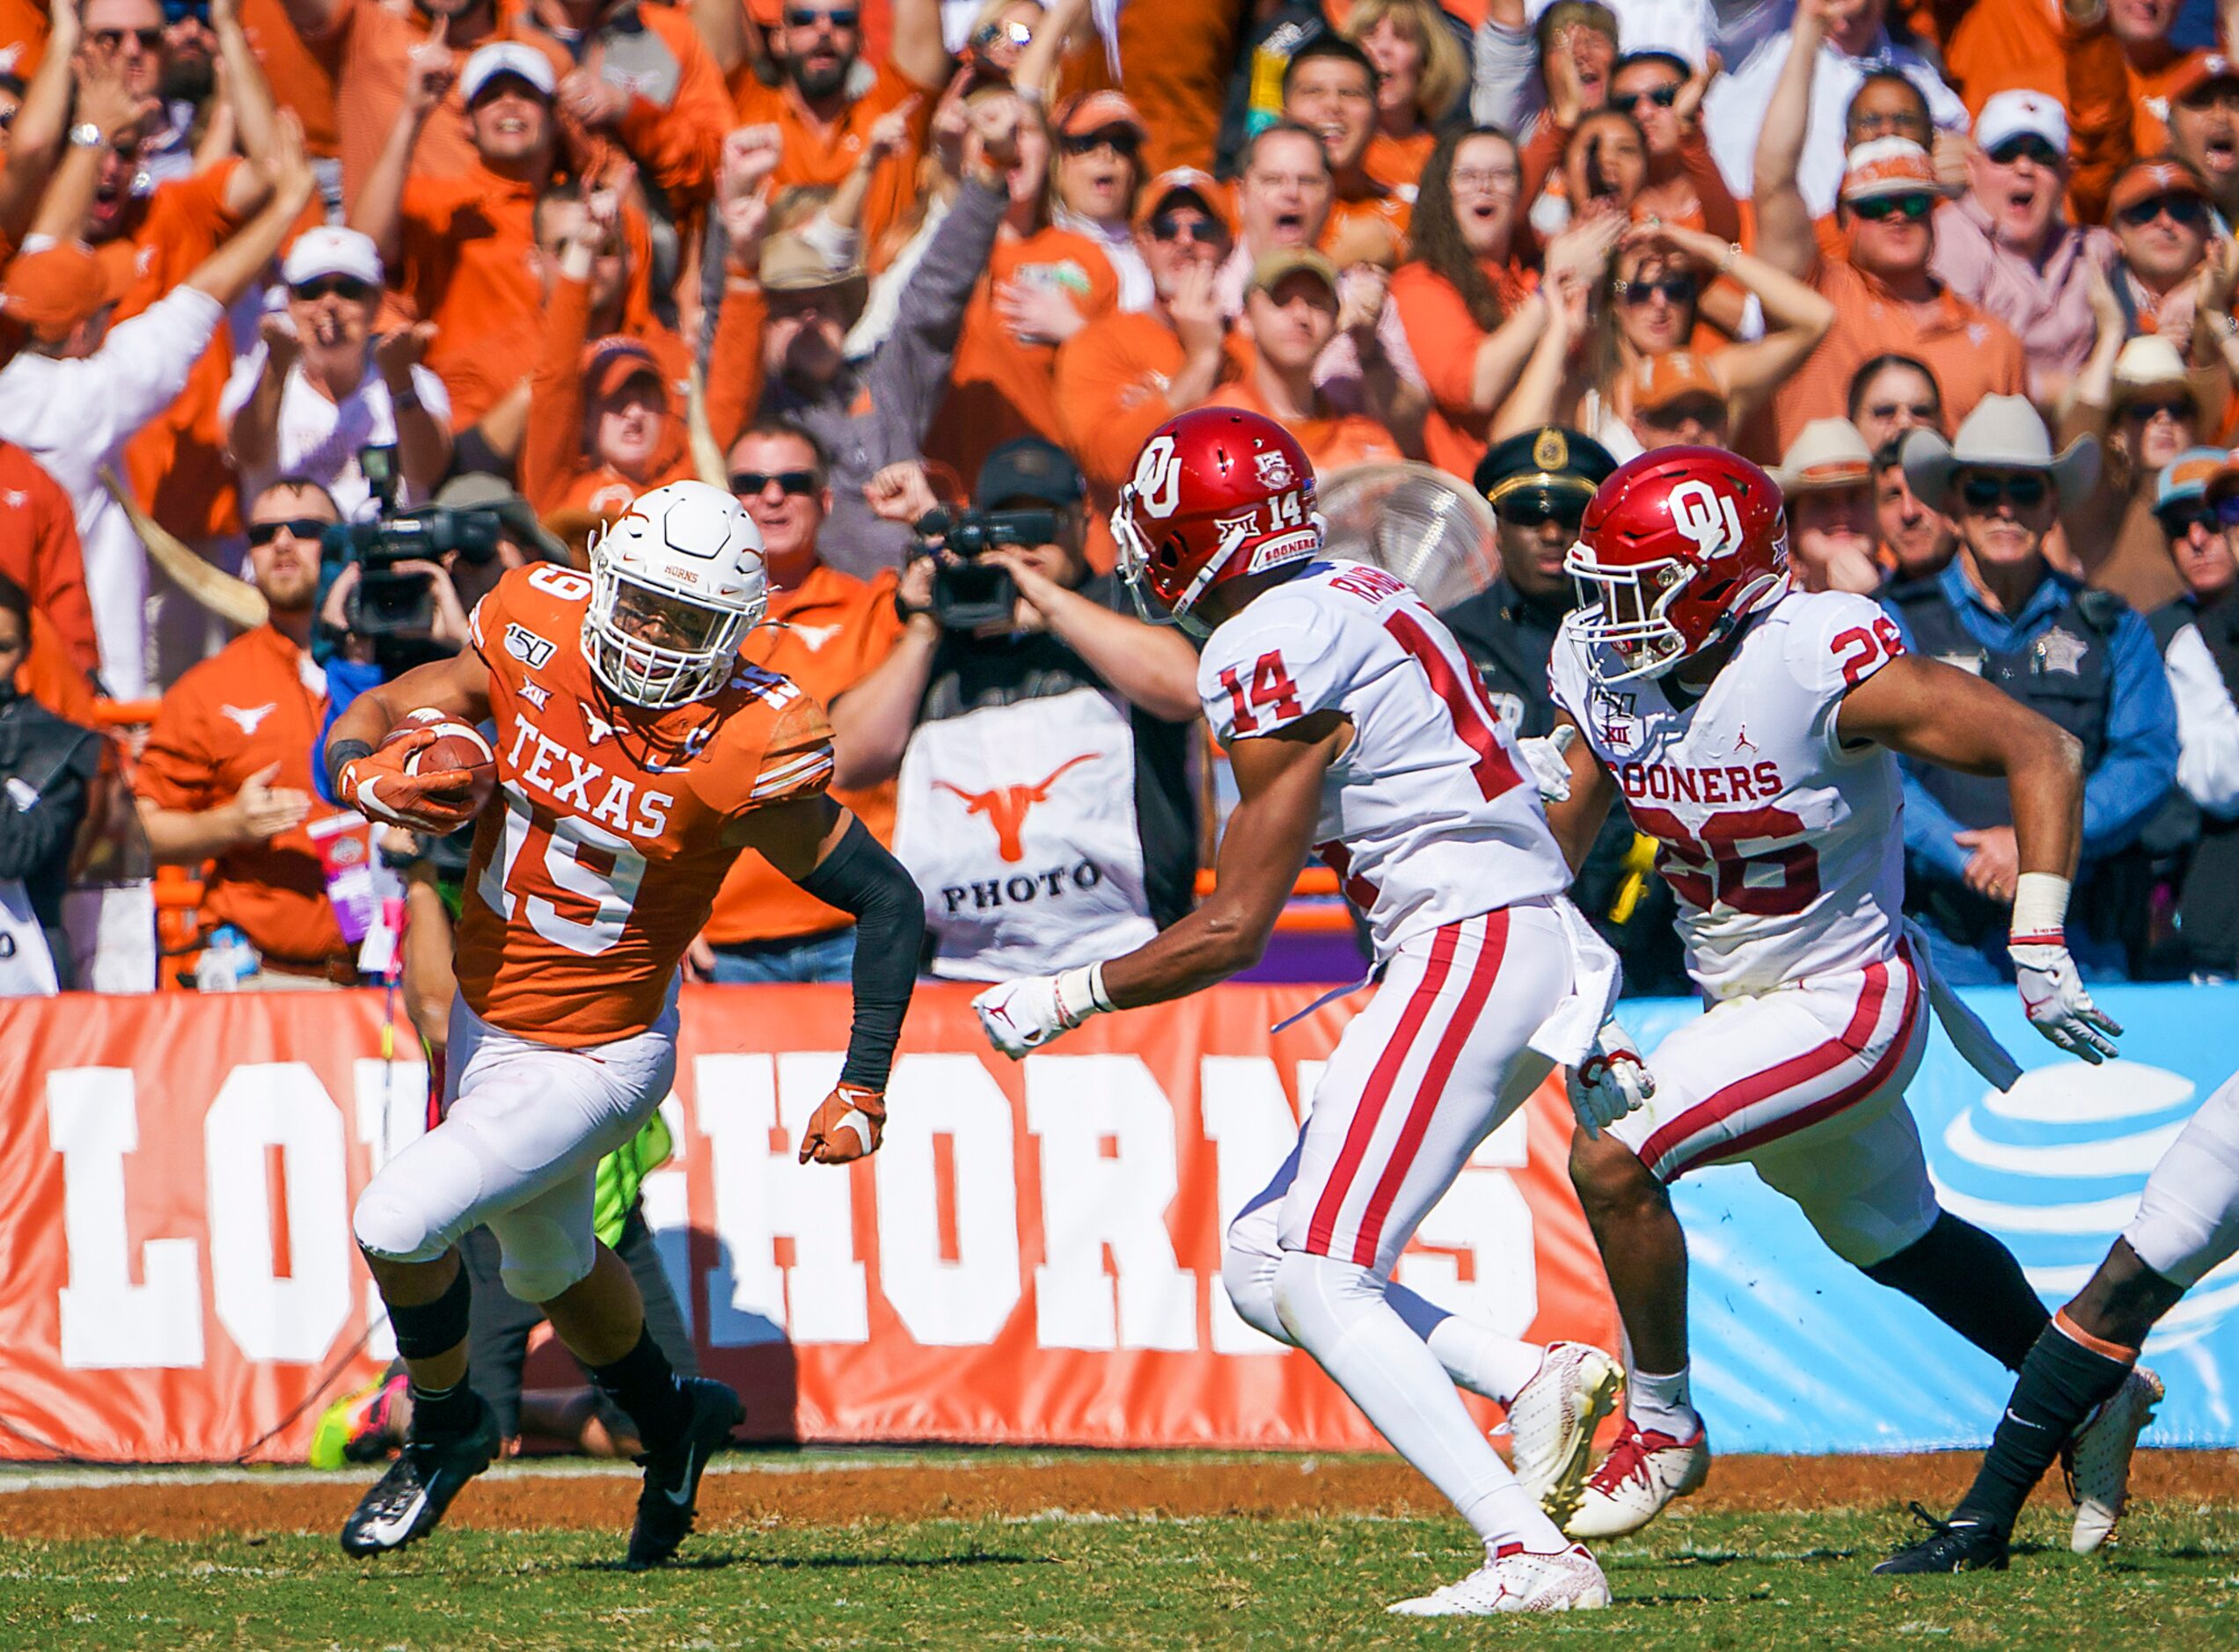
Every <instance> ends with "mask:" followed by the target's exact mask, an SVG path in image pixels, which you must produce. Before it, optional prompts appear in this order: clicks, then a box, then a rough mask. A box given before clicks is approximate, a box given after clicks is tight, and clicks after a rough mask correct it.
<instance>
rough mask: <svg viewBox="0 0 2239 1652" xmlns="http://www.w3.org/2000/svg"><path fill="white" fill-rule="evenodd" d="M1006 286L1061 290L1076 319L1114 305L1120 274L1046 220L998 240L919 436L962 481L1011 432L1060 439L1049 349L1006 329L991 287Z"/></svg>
mask: <svg viewBox="0 0 2239 1652" xmlns="http://www.w3.org/2000/svg"><path fill="white" fill-rule="evenodd" d="M1005 285H1012V286H1017V287H1032V288H1040V289H1045V290H1054V291H1056V292H1059V293H1062V294H1064V295H1065V297H1066V298H1068V299H1069V300H1071V301H1072V307H1073V310H1074V311H1075V312H1076V313H1077V314H1079V316H1080V318H1081V319H1082V320H1084V321H1094V320H1097V319H1098V318H1101V317H1103V316H1107V315H1109V314H1111V313H1112V312H1113V311H1116V309H1118V308H1119V277H1118V276H1117V275H1116V274H1113V272H1112V264H1111V259H1109V258H1108V257H1106V256H1105V253H1104V249H1103V248H1102V247H1101V246H1100V245H1097V244H1096V243H1095V242H1094V241H1093V240H1091V239H1090V238H1088V237H1087V236H1085V235H1082V234H1080V233H1079V232H1078V231H1076V230H1061V229H1058V228H1057V227H1056V226H1055V225H1052V226H1050V228H1048V229H1044V230H1039V231H1037V232H1036V233H1035V234H1033V235H1030V236H1027V237H1025V238H1023V239H1021V240H1016V241H1012V242H1008V243H1005V244H999V245H997V247H996V248H995V252H994V255H993V256H992V257H991V259H989V260H988V274H986V275H985V276H984V277H982V279H981V281H980V285H979V290H978V291H977V293H976V294H974V295H973V297H972V301H971V303H970V306H969V307H968V308H967V309H966V310H965V311H964V325H963V329H962V333H961V334H960V335H959V337H958V339H957V342H956V358H955V369H954V370H953V372H952V373H951V374H950V389H949V392H948V401H947V402H946V403H945V404H944V405H943V406H942V409H941V413H940V417H939V418H937V419H935V420H933V429H932V430H931V432H929V433H928V435H927V436H926V457H928V458H931V459H935V460H938V461H940V462H941V463H944V464H948V465H950V466H952V467H954V469H955V471H956V474H957V475H959V476H962V477H965V478H967V479H969V478H971V477H974V476H977V475H978V474H979V467H980V464H981V463H982V461H984V459H985V458H986V457H987V456H988V455H989V454H990V453H992V452H993V451H994V450H996V449H997V448H999V447H1000V446H1002V445H1003V443H1005V442H1009V441H1012V440H1013V439H1014V438H1016V437H1019V436H1025V435H1037V436H1042V437H1044V438H1046V439H1048V440H1049V441H1051V442H1060V443H1062V442H1064V440H1065V430H1064V426H1063V423H1062V422H1061V420H1059V418H1058V416H1057V346H1056V345H1055V344H1048V343H1042V342H1038V341H1035V340H1021V339H1019V338H1017V337H1015V336H1013V333H1012V332H1011V330H1010V328H1009V326H1008V325H1006V323H1005V322H1004V320H1003V316H1002V312H1001V311H999V310H998V309H997V308H996V305H995V293H996V290H997V289H999V288H1000V287H1003V286H1005Z"/></svg>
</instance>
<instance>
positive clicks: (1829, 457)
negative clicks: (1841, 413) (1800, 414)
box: [1772, 419, 1874, 496]
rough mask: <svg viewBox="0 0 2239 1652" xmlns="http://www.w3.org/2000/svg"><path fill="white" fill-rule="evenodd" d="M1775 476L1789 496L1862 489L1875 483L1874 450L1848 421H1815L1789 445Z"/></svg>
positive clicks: (1798, 433) (1799, 432)
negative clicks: (1873, 481)
mask: <svg viewBox="0 0 2239 1652" xmlns="http://www.w3.org/2000/svg"><path fill="white" fill-rule="evenodd" d="M1772 477H1773V479H1774V481H1775V482H1777V483H1779V484H1780V487H1781V492H1782V493H1786V494H1789V495H1790V496H1793V495H1795V494H1797V493H1825V492H1830V491H1832V490H1833V489H1836V488H1842V487H1863V486H1865V485H1866V484H1867V483H1868V482H1869V481H1871V480H1873V477H1874V455H1873V450H1871V449H1869V447H1867V445H1866V438H1865V437H1864V436H1862V435H1860V434H1859V433H1858V427H1857V426H1856V425H1854V424H1852V423H1851V422H1850V420H1848V419H1814V420H1812V421H1811V423H1810V424H1808V425H1806V426H1804V428H1803V429H1802V430H1800V431H1798V432H1797V433H1796V440H1795V441H1793V442H1789V446H1788V451H1787V452H1785V453H1783V454H1782V455H1781V462H1780V464H1778V465H1776V466H1774V470H1773V471H1772Z"/></svg>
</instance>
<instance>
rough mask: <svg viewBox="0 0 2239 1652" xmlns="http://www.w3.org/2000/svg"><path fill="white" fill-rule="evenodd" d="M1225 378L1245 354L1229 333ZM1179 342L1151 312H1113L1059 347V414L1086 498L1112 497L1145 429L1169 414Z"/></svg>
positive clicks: (1244, 359) (1179, 358)
mask: <svg viewBox="0 0 2239 1652" xmlns="http://www.w3.org/2000/svg"><path fill="white" fill-rule="evenodd" d="M1226 354H1227V358H1228V359H1227V361H1226V363H1225V364H1224V366H1223V367H1222V369H1221V376H1222V377H1223V378H1224V379H1229V378H1233V377H1235V376H1237V375H1239V374H1240V373H1241V372H1242V371H1243V369H1244V367H1245V365H1246V363H1247V362H1249V361H1250V359H1251V357H1250V347H1249V346H1248V345H1246V344H1245V343H1244V342H1243V341H1242V340H1240V339H1239V338H1237V336H1236V335H1235V334H1234V333H1231V334H1229V338H1228V344H1227V350H1226ZM1182 360H1183V357H1182V340H1180V339H1179V338H1177V337H1175V336H1174V329H1173V328H1172V327H1171V326H1169V325H1167V322H1166V320H1165V319H1164V318H1162V317H1160V316H1158V315H1155V314H1153V313H1152V312H1151V311H1130V310H1122V311H1114V312H1113V313H1112V314H1110V315H1109V316H1106V317H1105V318H1103V319H1102V320H1101V321H1092V322H1090V323H1089V324H1088V325H1087V326H1085V327H1083V328H1082V329H1081V330H1080V331H1079V333H1074V334H1073V335H1072V338H1070V339H1068V340H1066V341H1065V345H1064V346H1063V347H1061V348H1060V349H1059V350H1058V352H1057V416H1058V419H1059V420H1060V421H1061V422H1062V423H1063V424H1064V426H1065V446H1066V447H1067V448H1068V449H1070V450H1072V456H1073V457H1074V458H1075V459H1076V460H1078V461H1079V464H1080V468H1081V473H1082V474H1083V475H1085V476H1087V479H1088V483H1089V492H1090V498H1091V499H1092V500H1094V499H1096V498H1097V497H1099V496H1100V494H1101V495H1102V496H1104V497H1105V499H1106V505H1105V508H1107V509H1109V508H1110V505H1111V504H1112V503H1115V502H1116V493H1117V489H1118V487H1119V485H1120V484H1121V483H1122V482H1123V481H1125V480H1126V479H1128V477H1129V476H1130V475H1131V474H1133V472H1134V470H1135V456H1136V455H1137V454H1138V453H1139V452H1141V451H1142V449H1143V444H1144V442H1147V441H1148V440H1150V436H1151V433H1152V431H1153V430H1156V429H1157V428H1159V427H1160V425H1162V424H1164V423H1165V422H1166V421H1167V420H1169V419H1171V418H1173V417H1174V409H1173V408H1172V407H1170V406H1167V387H1168V386H1169V385H1170V384H1173V382H1174V375H1175V374H1177V373H1179V372H1180V371H1182Z"/></svg>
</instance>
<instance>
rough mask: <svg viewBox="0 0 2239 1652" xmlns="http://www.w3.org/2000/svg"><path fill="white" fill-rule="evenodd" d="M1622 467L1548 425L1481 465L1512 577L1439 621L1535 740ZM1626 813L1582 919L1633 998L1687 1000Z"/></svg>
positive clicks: (1504, 565)
mask: <svg viewBox="0 0 2239 1652" xmlns="http://www.w3.org/2000/svg"><path fill="white" fill-rule="evenodd" d="M1616 468H1617V461H1616V460H1614V459H1613V458H1612V457H1610V456H1609V454H1608V452H1607V451H1606V450H1605V449H1604V448H1603V447H1602V445H1601V444H1600V443H1599V442H1596V441H1594V440H1593V438H1591V436H1584V435H1579V434H1578V432H1577V431H1576V430H1568V429H1565V428H1563V427H1562V426H1561V425H1542V426H1540V428H1538V429H1536V430H1527V431H1526V432H1524V433H1523V434H1522V435H1514V436H1511V437H1510V438H1509V439H1508V440H1507V441H1505V442H1500V443H1498V444H1497V445H1496V446H1495V447H1494V448H1493V449H1492V450H1490V451H1489V452H1488V453H1487V454H1486V455H1485V457H1483V458H1482V460H1480V461H1479V462H1478V464H1477V474H1476V476H1475V478H1474V480H1475V483H1476V486H1477V491H1478V492H1479V493H1482V494H1483V495H1484V496H1485V500H1486V502H1487V503H1489V504H1490V505H1491V506H1492V508H1493V515H1494V516H1495V517H1496V519H1497V522H1498V524H1499V525H1498V529H1497V531H1496V545H1497V547H1498V549H1499V552H1500V561H1501V574H1500V577H1499V578H1498V579H1496V580H1495V581H1493V583H1492V584H1491V585H1490V586H1489V587H1488V588H1486V589H1484V590H1482V591H1480V592H1479V593H1478V594H1477V595H1476V596H1472V597H1470V598H1469V599H1467V601H1466V602H1460V603H1455V604H1454V605H1453V606H1452V608H1449V609H1447V610H1445V613H1443V614H1441V615H1440V616H1439V618H1441V619H1443V620H1445V622H1446V625H1447V628H1448V629H1449V630H1451V631H1452V632H1453V634H1454V635H1455V637H1456V638H1457V639H1459V640H1460V643H1461V646H1462V647H1463V649H1464V650H1465V651H1466V652H1467V654H1468V655H1469V657H1470V659H1471V661H1472V662H1474V663H1475V665H1476V667H1477V674H1478V675H1479V676H1482V677H1483V678H1484V680H1485V686H1486V688H1487V689H1488V690H1489V691H1490V692H1491V694H1492V698H1493V705H1494V708H1495V709H1496V710H1497V711H1498V712H1499V713H1500V714H1501V717H1502V720H1504V721H1505V722H1506V723H1507V724H1508V725H1509V727H1511V728H1512V729H1514V730H1515V731H1516V732H1517V733H1518V734H1519V735H1527V736H1528V735H1544V734H1546V733H1547V732H1548V730H1550V729H1551V728H1553V727H1555V702H1554V700H1553V699H1552V698H1549V697H1548V654H1550V653H1552V652H1553V650H1554V647H1555V631H1556V629H1557V628H1558V627H1559V626H1560V625H1562V617H1563V616H1564V615H1565V614H1567V613H1569V611H1570V610H1571V608H1572V607H1573V606H1574V605H1575V603H1576V601H1577V599H1576V596H1575V595H1574V593H1573V590H1572V587H1571V583H1570V580H1569V575H1567V574H1564V573H1563V571H1562V559H1563V558H1564V557H1565V556H1567V555H1568V554H1569V551H1570V547H1571V545H1573V544H1575V543H1576V542H1577V537H1578V523H1580V521H1581V520H1583V519H1584V516H1585V514H1586V505H1587V503H1588V501H1591V499H1592V498H1593V496H1594V490H1595V489H1596V488H1598V487H1599V486H1601V483H1602V479H1603V478H1605V477H1606V476H1607V475H1608V474H1609V473H1610V472H1611V471H1613V470H1615V469H1616ZM1573 894H1574V896H1575V898H1576V899H1577V902H1578V905H1579V907H1580V910H1583V911H1584V912H1585V913H1586V914H1587V915H1588V916H1589V917H1591V918H1592V919H1593V920H1594V924H1595V926H1596V927H1597V928H1598V929H1599V930H1600V931H1601V932H1602V933H1603V934H1604V935H1605V936H1606V937H1607V939H1608V940H1609V942H1610V944H1611V945H1612V946H1613V947H1616V948H1617V949H1618V952H1619V954H1621V956H1622V957H1623V959H1624V961H1625V989H1626V990H1627V991H1628V993H1648V992H1686V991H1687V990H1688V988H1687V975H1686V971H1685V969H1684V968H1683V967H1682V964H1681V962H1680V956H1679V945H1678V939H1677V933H1676V932H1675V931H1674V930H1673V929H1672V921H1671V920H1672V913H1671V909H1670V907H1669V906H1668V905H1666V904H1665V903H1666V902H1668V901H1669V900H1670V899H1671V895H1670V892H1669V891H1668V890H1666V889H1665V888H1664V887H1663V885H1662V883H1661V881H1659V880H1657V879H1656V878H1654V877H1652V876H1651V875H1650V872H1649V851H1647V850H1646V849H1644V848H1643V847H1641V840H1637V839H1636V837H1635V833H1634V831H1633V830H1632V826H1631V822H1629V821H1628V820H1627V819H1626V817H1625V815H1624V811H1623V810H1621V809H1613V810H1612V811H1611V812H1610V819H1609V821H1608V822H1607V823H1606V824H1605V825H1604V827H1603V828H1602V835H1601V837H1599V839H1597V840H1596V842H1595V844H1594V848H1593V852H1592V853H1591V854H1590V855H1588V856H1587V857H1586V864H1585V865H1584V866H1583V867H1582V868H1580V870H1579V874H1578V881H1577V888H1576V889H1575V890H1574V891H1573Z"/></svg>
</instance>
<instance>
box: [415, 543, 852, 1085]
mask: <svg viewBox="0 0 2239 1652" xmlns="http://www.w3.org/2000/svg"><path fill="white" fill-rule="evenodd" d="M590 595H591V581H590V578H589V575H588V574H578V573H575V572H574V571H573V570H571V569H567V568H562V567H556V566H553V565H552V564H548V563H547V564H539V565H538V567H531V568H516V569H515V570H514V571H513V572H512V573H510V574H507V575H506V576H505V578H504V579H502V580H501V581H499V582H498V585H497V588H496V589H494V590H493V591H492V592H491V593H490V594H489V595H488V596H486V597H484V598H483V599H482V601H481V602H480V603H478V604H476V606H475V610H474V615H473V619H472V624H471V626H470V630H471V632H472V647H474V649H475V650H476V652H477V653H479V654H480V655H481V657H482V661H483V662H484V663H485V664H486V665H487V666H488V668H489V682H490V715H491V718H492V720H493V721H494V723H495V724H496V729H497V738H496V739H495V741H494V742H493V744H494V747H495V749H496V751H497V758H498V790H497V793H496V795H495V796H494V797H493V799H492V800H491V801H490V804H489V807H487V808H485V809H484V810H483V811H482V817H481V820H480V822H479V823H478V824H477V826H476V828H475V832H474V849H473V853H472V858H471V859H470V860H469V862H468V864H467V868H466V884H465V902H464V904H463V907H462V909H461V911H460V914H459V923H458V956H457V971H458V989H459V991H460V993H461V994H462V995H463V996H464V997H465V999H466V1002H467V1003H468V1004H469V1005H472V1006H473V1009H474V1011H475V1012H476V1013H477V1014H479V1015H480V1016H481V1017H482V1018H483V1019H484V1020H487V1021H488V1022H490V1023H491V1025H493V1026H494V1027H502V1028H504V1029H505V1030H506V1031H507V1032H509V1033H515V1034H519V1035H520V1036H522V1037H524V1038H530V1039H534V1040H535V1041H537V1042H539V1043H544V1044H554V1045H559V1046H560V1047H562V1048H565V1049H575V1048H581V1047H582V1046H585V1045H590V1044H603V1043H606V1042H611V1041H612V1040H615V1039H618V1038H627V1037H630V1036H632V1035H633V1034H638V1033H641V1032H643V1031H645V1030H646V1029H647V1028H648V1027H651V1026H652V1025H653V1023H654V1021H655V1020H657V1019H658V1018H659V1016H660V1014H661V1012H662V1005H663V1004H664V1003H665V1002H666V1000H667V998H668V995H669V990H670V983H672V982H674V981H675V979H676V976H677V964H678V962H679V961H681V960H682V958H683V957H684V948H685V947H688V946H690V945H691V941H692V938H693V937H694V936H696V935H698V934H699V932H700V931H701V930H702V929H703V928H705V927H706V923H707V917H708V913H709V912H710V911H711V910H713V905H714V900H715V892H716V890H717V889H718V888H721V885H722V881H723V878H724V875H725V874H727V873H728V871H729V870H730V867H731V863H732V861H733V860H734V859H735V858H736V857H737V854H738V850H737V848H736V846H735V840H734V828H735V822H737V821H738V819H739V818H740V817H741V816H743V815H746V814H747V813H749V812H750V811H751V810H754V809H757V808H766V807H768V806H769V805H771V804H774V803H784V802H789V801H792V800H794V799H797V798H803V797H812V796H815V795H816V793H820V792H822V791H823V789H824V788H825V786H827V785H828V784H829V783H830V779H831V773H832V749H831V728H830V725H829V724H828V723H827V722H826V721H825V719H824V712H823V706H821V705H818V704H817V702H816V698H815V697H814V696H812V695H810V694H809V693H807V692H806V691H803V690H802V689H801V688H800V687H799V686H797V685H796V684H794V683H790V682H788V681H787V680H786V679H785V678H784V677H782V676H779V675H778V674H777V673H776V672H774V671H765V670H764V669H761V668H760V667H758V666H752V665H748V664H745V663H743V662H742V663H741V664H740V665H739V666H738V668H737V669H736V670H735V671H734V672H733V673H732V675H731V677H730V680H729V681H728V683H726V684H725V685H724V686H723V687H722V688H721V689H720V690H718V691H716V692H715V693H714V694H713V695H710V696H708V697H706V698H702V699H697V700H692V701H690V702H689V703H687V704H685V705H678V706H672V707H670V708H669V709H668V710H665V711H654V710H648V709H647V708H644V707H641V706H636V705H630V704H628V703H627V702H626V701H622V700H619V699H617V698H615V697H614V696H613V695H611V693H609V692H608V691H607V690H606V688H605V686H604V684H603V683H600V682H599V680H598V678H597V677H596V676H595V675H594V674H593V672H592V670H591V668H590V662H589V661H588V660H587V659H585V658H584V655H583V649H582V640H581V639H582V629H583V615H584V610H585V608H586V606H587V605H588V604H589V601H590Z"/></svg>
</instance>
